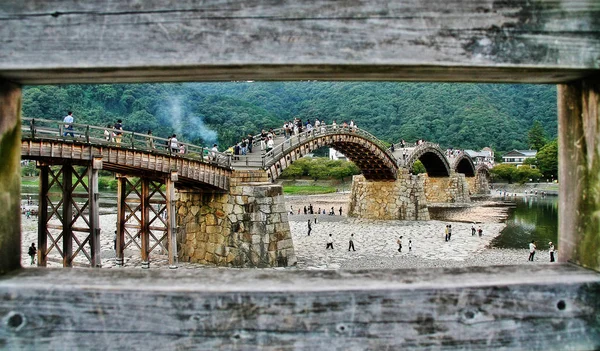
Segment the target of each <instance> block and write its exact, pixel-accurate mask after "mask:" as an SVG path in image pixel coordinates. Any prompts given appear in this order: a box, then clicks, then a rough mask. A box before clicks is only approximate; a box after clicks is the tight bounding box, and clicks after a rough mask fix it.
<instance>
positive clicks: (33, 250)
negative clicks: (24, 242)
mask: <svg viewBox="0 0 600 351" xmlns="http://www.w3.org/2000/svg"><path fill="white" fill-rule="evenodd" d="M27 254H28V255H29V257H31V263H30V264H31V265H32V266H33V264H34V263H35V255H36V254H37V249H36V247H35V243H31V246H30V247H29V251H27Z"/></svg>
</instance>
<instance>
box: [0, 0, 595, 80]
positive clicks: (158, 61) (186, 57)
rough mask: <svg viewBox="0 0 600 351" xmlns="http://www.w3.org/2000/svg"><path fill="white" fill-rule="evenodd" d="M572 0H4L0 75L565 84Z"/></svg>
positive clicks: (587, 7)
mask: <svg viewBox="0 0 600 351" xmlns="http://www.w3.org/2000/svg"><path fill="white" fill-rule="evenodd" d="M599 17H600V3H599V2H595V1H584V0H569V1H567V0H557V1H525V0H509V1H494V0H471V1H443V2H427V1H420V0H410V1H402V2H389V1H384V0H373V1H352V2H347V1H317V2H314V1H299V2H298V1H292V0H286V1H278V2H273V1H267V0H244V1H210V2H197V1H192V0H185V1H180V0H177V1H175V0H147V1H144V2H81V1H75V0H57V1H52V2H47V1H36V0H25V1H23V0H18V1H17V0H5V1H3V2H2V5H0V23H1V25H0V46H1V47H2V50H1V51H0V77H4V78H6V79H10V80H14V81H17V82H20V83H24V84H41V83H67V82H95V83H100V82H111V83H115V82H148V81H185V80H201V81H214V80H217V81H219V80H226V81H229V80H244V79H257V80H300V79H329V80H331V79H341V80H347V79H351V80H419V81H499V82H500V81H501V82H565V81H570V80H574V79H577V78H581V77H584V76H589V75H592V74H597V71H595V70H598V68H600V22H598V21H597V20H595V19H597V18H599Z"/></svg>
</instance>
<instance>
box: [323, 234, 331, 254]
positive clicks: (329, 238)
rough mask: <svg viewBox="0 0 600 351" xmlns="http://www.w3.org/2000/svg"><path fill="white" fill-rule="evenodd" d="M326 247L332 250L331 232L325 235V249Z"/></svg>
mask: <svg viewBox="0 0 600 351" xmlns="http://www.w3.org/2000/svg"><path fill="white" fill-rule="evenodd" d="M327 249H332V250H333V237H332V236H331V234H329V237H327V246H325V250H327Z"/></svg>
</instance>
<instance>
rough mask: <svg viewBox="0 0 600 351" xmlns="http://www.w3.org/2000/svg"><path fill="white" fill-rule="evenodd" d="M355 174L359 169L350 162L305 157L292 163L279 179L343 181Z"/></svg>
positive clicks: (358, 172)
mask: <svg viewBox="0 0 600 351" xmlns="http://www.w3.org/2000/svg"><path fill="white" fill-rule="evenodd" d="M355 174H360V169H358V167H356V165H355V164H354V163H352V162H349V161H342V160H335V161H334V160H329V159H328V158H323V157H314V158H313V157H305V158H301V159H299V160H296V161H294V163H293V164H291V165H290V166H289V167H288V168H286V169H285V170H284V171H283V174H282V176H281V177H282V178H288V179H296V178H300V177H310V178H312V179H314V180H321V179H338V180H341V181H344V180H348V178H349V177H351V176H353V175H355Z"/></svg>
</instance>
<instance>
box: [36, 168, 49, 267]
mask: <svg viewBox="0 0 600 351" xmlns="http://www.w3.org/2000/svg"><path fill="white" fill-rule="evenodd" d="M38 168H39V170H40V177H39V179H40V187H39V198H38V252H37V260H38V262H37V265H38V266H40V267H46V264H47V259H48V234H47V233H46V230H47V228H46V224H47V223H48V190H49V188H48V176H49V168H50V166H48V165H47V164H45V163H40V162H38Z"/></svg>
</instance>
